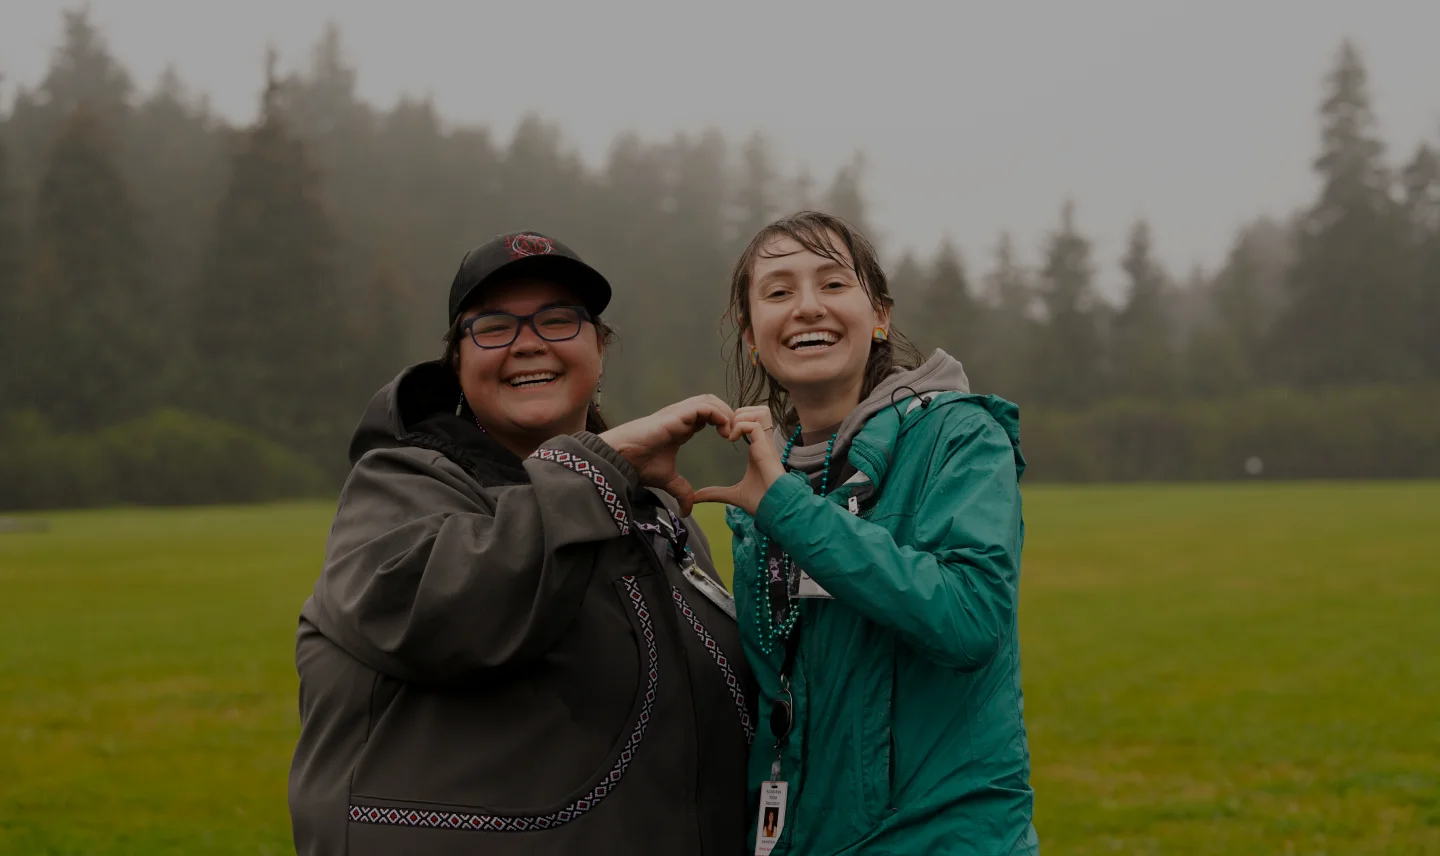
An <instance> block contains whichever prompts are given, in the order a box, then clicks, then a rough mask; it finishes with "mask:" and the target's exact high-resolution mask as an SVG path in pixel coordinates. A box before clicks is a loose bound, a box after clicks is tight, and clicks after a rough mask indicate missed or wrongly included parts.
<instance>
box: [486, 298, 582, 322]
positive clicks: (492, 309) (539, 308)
mask: <svg viewBox="0 0 1440 856" xmlns="http://www.w3.org/2000/svg"><path fill="white" fill-rule="evenodd" d="M574 305H575V304H574V303H571V302H570V301H568V300H552V301H550V302H549V303H546V304H545V305H544V306H537V307H535V308H534V309H533V310H531V312H530V313H522V312H511V311H510V310H508V309H501V308H499V307H498V306H486V307H483V308H480V309H477V310H475V315H473V316H471V317H472V318H473V317H475V316H479V315H495V314H497V313H499V314H503V315H523V314H532V313H534V312H544V311H545V310H546V309H554V308H555V307H557V306H574Z"/></svg>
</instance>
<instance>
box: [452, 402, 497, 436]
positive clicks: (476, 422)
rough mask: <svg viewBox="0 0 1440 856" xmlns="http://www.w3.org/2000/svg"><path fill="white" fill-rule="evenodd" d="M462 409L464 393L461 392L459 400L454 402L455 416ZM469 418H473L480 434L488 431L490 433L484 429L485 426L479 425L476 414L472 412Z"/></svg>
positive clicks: (463, 406) (478, 418)
mask: <svg viewBox="0 0 1440 856" xmlns="http://www.w3.org/2000/svg"><path fill="white" fill-rule="evenodd" d="M464 409H465V393H463V392H462V393H460V400H459V401H457V402H455V415H456V416H459V415H460V412H461V411H462V410H464ZM470 418H471V419H474V420H475V427H476V428H479V429H480V433H481V434H489V433H490V432H489V431H486V430H485V426H484V425H481V424H480V417H479V416H476V415H475V414H473V413H472V414H470Z"/></svg>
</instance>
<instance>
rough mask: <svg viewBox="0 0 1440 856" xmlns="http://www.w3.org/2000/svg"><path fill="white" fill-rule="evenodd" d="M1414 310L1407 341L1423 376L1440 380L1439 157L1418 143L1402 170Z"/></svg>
mask: <svg viewBox="0 0 1440 856" xmlns="http://www.w3.org/2000/svg"><path fill="white" fill-rule="evenodd" d="M1404 184H1405V211H1406V214H1407V220H1408V222H1409V227H1410V254H1411V260H1412V266H1411V277H1412V278H1413V282H1414V288H1415V311H1414V313H1413V316H1412V318H1411V329H1410V340H1411V342H1413V347H1414V352H1415V354H1416V357H1417V359H1418V361H1419V362H1420V364H1421V367H1422V370H1423V371H1424V373H1425V376H1426V377H1428V378H1430V379H1432V380H1435V379H1440V154H1437V153H1436V150H1435V149H1433V148H1431V147H1430V145H1429V144H1422V145H1421V146H1420V147H1419V148H1418V149H1417V150H1416V152H1415V157H1414V158H1413V159H1412V160H1411V161H1410V164H1409V165H1408V166H1406V168H1405V175H1404Z"/></svg>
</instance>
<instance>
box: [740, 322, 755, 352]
mask: <svg viewBox="0 0 1440 856" xmlns="http://www.w3.org/2000/svg"><path fill="white" fill-rule="evenodd" d="M740 339H741V341H743V342H744V343H745V350H747V351H748V350H750V349H751V348H753V347H755V333H754V331H753V330H751V329H750V327H749V325H746V327H745V330H744V331H743V332H742V333H741V334H740Z"/></svg>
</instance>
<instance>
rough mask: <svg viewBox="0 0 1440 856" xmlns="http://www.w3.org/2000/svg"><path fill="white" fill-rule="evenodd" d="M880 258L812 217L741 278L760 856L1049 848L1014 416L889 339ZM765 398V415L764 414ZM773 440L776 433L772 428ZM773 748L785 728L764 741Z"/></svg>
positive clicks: (711, 492) (782, 225) (943, 364)
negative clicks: (1023, 654) (1028, 670)
mask: <svg viewBox="0 0 1440 856" xmlns="http://www.w3.org/2000/svg"><path fill="white" fill-rule="evenodd" d="M892 305H893V300H892V299H891V298H890V295H889V292H888V289H887V286H886V282H885V275H884V273H883V271H882V270H881V269H880V267H879V264H878V263H877V261H876V255H875V252H874V249H873V248H872V247H871V245H870V244H869V243H868V242H867V241H866V240H865V238H864V237H863V236H862V235H860V234H859V233H857V232H856V231H855V230H854V229H853V228H851V227H850V226H848V225H847V224H846V223H844V222H843V221H841V220H839V219H837V218H834V217H830V216H828V215H824V214H818V213H814V212H802V213H801V214H797V215H795V216H793V217H790V218H786V219H784V220H781V221H778V222H776V223H774V224H771V225H770V226H768V227H766V228H765V229H764V230H762V231H761V232H760V234H758V235H757V236H756V237H755V239H754V240H753V241H751V243H750V246H749V247H748V248H747V249H746V251H745V253H744V255H743V256H742V257H741V259H740V261H739V262H738V264H737V265H736V268H735V274H734V279H733V283H732V293H731V317H732V318H733V319H734V320H735V322H736V325H737V327H738V329H739V332H740V335H739V337H738V339H737V343H736V350H737V355H736V356H737V359H736V369H737V374H738V380H739V383H740V391H741V398H742V401H741V403H742V404H745V405H748V406H746V407H744V408H742V409H740V410H737V411H736V414H735V418H734V420H733V421H732V422H731V424H730V425H729V426H727V427H726V428H725V429H723V431H724V433H726V434H727V436H728V438H729V439H731V440H738V439H741V438H744V439H746V440H747V441H751V443H750V448H749V466H748V468H747V470H746V473H745V476H744V478H743V479H742V480H741V481H740V482H739V483H738V484H735V485H733V486H731V487H719V488H707V489H705V490H702V491H699V492H697V494H696V499H697V500H699V501H718V502H724V503H727V504H729V505H730V506H732V508H730V509H729V510H728V511H727V520H728V522H729V524H730V527H731V530H732V531H733V533H734V556H735V581H734V588H735V596H736V604H737V607H738V610H739V618H740V627H741V631H742V634H743V638H744V646H745V650H746V654H747V656H748V658H749V660H750V663H751V665H752V668H753V670H754V672H755V674H756V677H757V679H758V681H759V685H760V692H761V710H760V713H761V721H762V722H767V723H768V724H769V726H770V727H769V728H768V729H763V728H762V729H761V732H760V734H757V739H756V740H755V744H754V748H753V750H752V755H751V758H750V765H749V785H750V797H751V808H752V816H753V817H754V819H755V821H754V823H755V825H754V827H753V828H752V831H751V840H752V841H753V842H754V843H755V852H757V853H761V854H764V853H771V852H773V853H789V854H804V856H826V854H839V853H845V854H922V853H923V854H950V853H955V854H960V853H963V854H996V856H1000V854H1003V855H1004V856H1011V854H1037V853H1038V852H1039V843H1038V839H1037V836H1036V833H1035V828H1034V826H1033V824H1032V814H1033V807H1034V792H1033V791H1032V790H1031V787H1030V783H1029V777H1030V757H1029V749H1028V746H1027V741H1026V735H1025V725H1024V720H1023V716H1022V708H1023V701H1022V695H1021V690H1020V650H1019V643H1018V638H1017V633H1016V624H1017V594H1018V586H1019V573H1020V550H1021V544H1022V542H1023V540H1024V533H1025V525H1024V521H1023V518H1022V516H1021V507H1020V492H1019V485H1018V482H1019V478H1020V475H1021V474H1022V473H1023V471H1024V468H1025V462H1024V459H1023V458H1022V457H1021V454H1020V448H1019V436H1018V411H1017V409H1016V408H1015V406H1014V405H1013V404H1011V403H1009V402H1007V401H1005V400H1003V399H1000V398H996V397H994V396H981V395H971V394H970V393H969V383H968V381H967V379H966V377H965V372H964V369H963V368H961V366H960V363H959V362H957V361H956V360H955V359H953V358H952V357H950V356H949V355H947V354H946V353H945V352H944V351H939V350H937V351H935V352H934V354H933V355H932V356H931V357H930V358H929V359H928V360H924V361H923V362H922V361H921V359H920V355H919V354H918V353H917V352H916V351H915V349H914V348H913V347H912V346H910V345H909V344H908V343H907V342H906V341H905V340H904V338H903V337H901V336H900V335H899V334H898V333H897V332H896V331H895V330H894V328H893V326H892V325H891V323H890V322H891V318H890V311H891V307H892ZM760 402H764V403H763V404H760ZM772 426H773V427H772ZM767 730H768V731H769V732H770V733H769V734H766V731H767Z"/></svg>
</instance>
